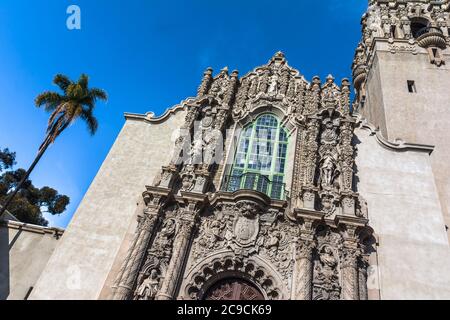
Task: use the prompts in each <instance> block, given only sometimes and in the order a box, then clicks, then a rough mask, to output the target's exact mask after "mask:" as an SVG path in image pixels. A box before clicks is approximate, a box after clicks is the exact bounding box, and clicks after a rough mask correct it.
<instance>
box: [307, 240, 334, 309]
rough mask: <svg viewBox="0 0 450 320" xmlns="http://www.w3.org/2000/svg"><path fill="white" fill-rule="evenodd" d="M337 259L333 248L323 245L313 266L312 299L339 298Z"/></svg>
mask: <svg viewBox="0 0 450 320" xmlns="http://www.w3.org/2000/svg"><path fill="white" fill-rule="evenodd" d="M338 265H339V261H338V259H337V255H336V253H335V252H334V250H333V249H332V248H331V247H330V246H328V245H325V246H323V247H322V248H321V249H320V251H319V253H318V259H317V261H316V263H315V267H314V280H313V285H314V291H313V299H314V300H339V299H340V293H341V287H340V284H339V268H338Z"/></svg>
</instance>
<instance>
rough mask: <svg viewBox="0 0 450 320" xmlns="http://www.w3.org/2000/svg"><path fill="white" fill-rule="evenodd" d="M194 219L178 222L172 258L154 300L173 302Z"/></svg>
mask: <svg viewBox="0 0 450 320" xmlns="http://www.w3.org/2000/svg"><path fill="white" fill-rule="evenodd" d="M194 225H195V223H194V219H192V220H186V219H181V220H180V226H179V230H178V233H177V235H176V238H175V241H174V243H173V252H172V258H171V259H170V262H169V265H168V267H167V271H166V276H165V277H164V280H163V282H162V284H161V289H160V290H159V292H158V294H157V295H156V297H155V300H173V299H174V298H175V297H174V295H175V289H176V285H177V283H178V280H179V278H180V277H181V273H182V271H183V267H184V260H185V257H186V254H187V252H188V246H189V242H190V239H191V236H192V233H193V230H194Z"/></svg>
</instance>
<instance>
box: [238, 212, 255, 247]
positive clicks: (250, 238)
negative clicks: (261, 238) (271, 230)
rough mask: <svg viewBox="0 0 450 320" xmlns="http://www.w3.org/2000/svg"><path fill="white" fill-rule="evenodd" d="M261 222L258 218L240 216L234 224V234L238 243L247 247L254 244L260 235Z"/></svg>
mask: <svg viewBox="0 0 450 320" xmlns="http://www.w3.org/2000/svg"><path fill="white" fill-rule="evenodd" d="M258 232H259V222H258V218H257V217H255V218H252V219H250V218H246V217H244V216H240V217H238V218H237V220H236V222H235V225H234V236H235V240H236V243H238V244H239V245H241V246H243V247H245V246H248V245H253V244H254V243H255V241H256V238H257V237H258Z"/></svg>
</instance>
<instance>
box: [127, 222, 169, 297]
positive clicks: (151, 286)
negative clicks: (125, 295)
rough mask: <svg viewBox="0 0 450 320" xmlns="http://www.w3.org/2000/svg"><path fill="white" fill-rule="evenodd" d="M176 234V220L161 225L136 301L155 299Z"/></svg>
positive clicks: (137, 291) (151, 248)
mask: <svg viewBox="0 0 450 320" xmlns="http://www.w3.org/2000/svg"><path fill="white" fill-rule="evenodd" d="M176 232H177V222H176V220H175V219H174V218H168V219H167V220H166V221H165V222H164V223H163V224H162V225H161V228H160V230H159V232H158V234H157V236H156V237H155V239H154V241H153V243H152V245H151V247H150V249H149V250H148V254H147V258H146V261H145V263H144V266H143V267H142V269H141V272H140V275H139V277H138V280H137V290H136V291H135V294H134V299H136V300H151V299H154V298H155V296H156V294H157V292H158V290H159V283H160V280H161V279H162V278H164V277H165V276H166V272H167V267H168V264H169V261H170V258H171V256H172V250H173V242H174V239H175V235H176Z"/></svg>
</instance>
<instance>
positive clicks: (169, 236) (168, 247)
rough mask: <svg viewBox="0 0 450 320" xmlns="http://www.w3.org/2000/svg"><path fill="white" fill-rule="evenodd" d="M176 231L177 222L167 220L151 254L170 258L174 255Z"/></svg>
mask: <svg viewBox="0 0 450 320" xmlns="http://www.w3.org/2000/svg"><path fill="white" fill-rule="evenodd" d="M175 231H176V222H175V220H174V219H169V220H167V221H166V222H165V223H164V224H163V227H162V228H161V231H160V232H159V234H158V236H157V237H156V239H155V241H154V243H153V245H152V248H151V249H150V253H154V254H156V255H157V256H159V257H166V256H170V254H171V253H172V244H173V238H174V236H175Z"/></svg>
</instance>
